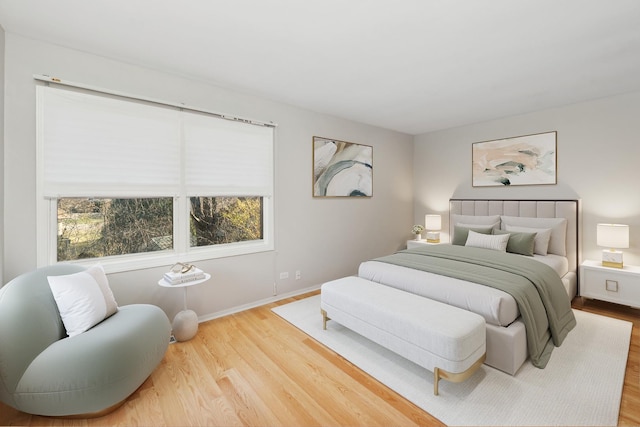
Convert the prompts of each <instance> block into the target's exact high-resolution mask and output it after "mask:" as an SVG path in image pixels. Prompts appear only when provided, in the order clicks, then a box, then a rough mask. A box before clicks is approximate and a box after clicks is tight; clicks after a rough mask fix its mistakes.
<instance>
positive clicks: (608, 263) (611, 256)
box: [602, 249, 623, 268]
mask: <svg viewBox="0 0 640 427" xmlns="http://www.w3.org/2000/svg"><path fill="white" fill-rule="evenodd" d="M602 265H603V266H605V267H613V268H622V266H623V264H622V252H621V251H615V250H613V249H605V250H604V251H602Z"/></svg>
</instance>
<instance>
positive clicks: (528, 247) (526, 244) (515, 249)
mask: <svg viewBox="0 0 640 427" xmlns="http://www.w3.org/2000/svg"><path fill="white" fill-rule="evenodd" d="M493 234H510V236H509V241H508V242H507V252H511V253H514V254H519V255H527V256H533V253H534V252H533V250H534V248H535V239H536V234H537V233H521V232H517V231H506V230H494V231H493Z"/></svg>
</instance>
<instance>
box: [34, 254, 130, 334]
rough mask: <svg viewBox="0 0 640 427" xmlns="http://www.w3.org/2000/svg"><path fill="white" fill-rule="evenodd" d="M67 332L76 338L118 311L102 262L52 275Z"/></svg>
mask: <svg viewBox="0 0 640 427" xmlns="http://www.w3.org/2000/svg"><path fill="white" fill-rule="evenodd" d="M47 280H48V281H49V287H50V288H51V292H52V293H53V298H54V299H55V300H56V304H57V305H58V311H59V312H60V317H62V323H64V327H65V329H66V330H67V335H69V336H70V337H73V336H75V335H78V334H81V333H82V332H84V331H86V330H88V329H90V328H91V327H93V326H95V325H97V324H98V323H100V322H102V321H103V320H104V319H106V318H107V317H109V316H111V315H112V314H114V313H115V312H116V311H118V304H117V303H116V300H115V298H114V297H113V292H111V288H109V282H108V280H107V276H106V275H105V273H104V269H103V268H102V266H101V265H95V266H93V267H90V268H88V269H86V270H85V271H81V272H79V273H75V274H68V275H64V276H48V277H47Z"/></svg>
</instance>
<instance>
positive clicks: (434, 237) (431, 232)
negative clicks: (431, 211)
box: [424, 215, 442, 243]
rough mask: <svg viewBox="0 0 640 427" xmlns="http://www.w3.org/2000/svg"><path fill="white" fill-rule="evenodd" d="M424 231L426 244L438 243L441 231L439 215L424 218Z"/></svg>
mask: <svg viewBox="0 0 640 427" xmlns="http://www.w3.org/2000/svg"><path fill="white" fill-rule="evenodd" d="M424 225H425V227H424V228H425V230H427V242H428V243H440V230H441V229H442V217H441V216H440V215H425V216H424Z"/></svg>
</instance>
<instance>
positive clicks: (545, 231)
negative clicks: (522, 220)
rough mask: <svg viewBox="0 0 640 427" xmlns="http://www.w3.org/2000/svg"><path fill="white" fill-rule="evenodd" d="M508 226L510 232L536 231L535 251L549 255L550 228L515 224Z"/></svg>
mask: <svg viewBox="0 0 640 427" xmlns="http://www.w3.org/2000/svg"><path fill="white" fill-rule="evenodd" d="M506 228H507V231H508V232H512V231H513V232H520V233H534V234H535V238H534V246H533V252H534V253H536V254H538V255H547V254H548V253H549V241H550V239H551V229H550V228H529V227H516V226H514V225H507V226H506Z"/></svg>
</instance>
